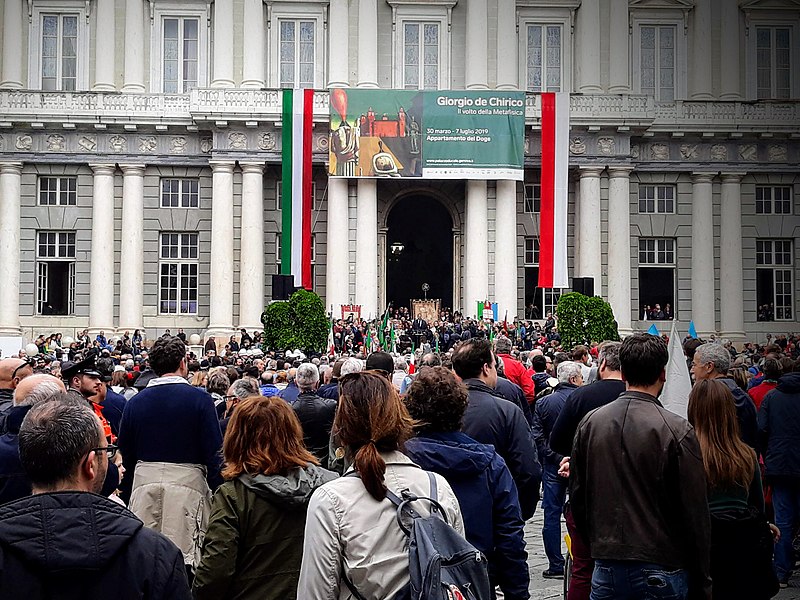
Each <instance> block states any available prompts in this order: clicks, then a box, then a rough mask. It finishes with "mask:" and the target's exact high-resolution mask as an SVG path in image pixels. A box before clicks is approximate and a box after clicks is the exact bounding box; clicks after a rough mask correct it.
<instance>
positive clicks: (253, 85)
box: [240, 79, 264, 90]
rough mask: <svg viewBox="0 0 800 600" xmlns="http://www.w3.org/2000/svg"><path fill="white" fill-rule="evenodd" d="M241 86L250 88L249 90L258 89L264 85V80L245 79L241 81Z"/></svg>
mask: <svg viewBox="0 0 800 600" xmlns="http://www.w3.org/2000/svg"><path fill="white" fill-rule="evenodd" d="M240 87H242V88H246V89H251V90H260V89H261V88H263V87H264V80H263V79H245V80H244V81H242V85H241V86H240Z"/></svg>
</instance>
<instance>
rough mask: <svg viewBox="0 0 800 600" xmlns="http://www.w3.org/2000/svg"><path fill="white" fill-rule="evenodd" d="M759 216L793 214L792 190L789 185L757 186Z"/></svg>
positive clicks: (757, 212) (757, 211) (757, 210)
mask: <svg viewBox="0 0 800 600" xmlns="http://www.w3.org/2000/svg"><path fill="white" fill-rule="evenodd" d="M756 214H757V215H790V214H792V188H791V186H788V185H780V186H767V185H757V186H756Z"/></svg>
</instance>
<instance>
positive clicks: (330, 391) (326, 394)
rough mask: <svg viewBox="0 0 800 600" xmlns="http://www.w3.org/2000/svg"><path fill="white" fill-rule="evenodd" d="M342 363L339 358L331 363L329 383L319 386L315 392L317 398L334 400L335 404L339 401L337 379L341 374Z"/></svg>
mask: <svg viewBox="0 0 800 600" xmlns="http://www.w3.org/2000/svg"><path fill="white" fill-rule="evenodd" d="M344 361H345V359H344V358H340V359H339V360H337V361H336V362H335V363H333V369H331V381H330V383H326V384H325V385H322V386H320V388H319V390H317V395H318V396H320V397H321V398H330V399H331V400H336V401H337V402H338V401H339V377H340V376H341V374H342V365H343V364H344Z"/></svg>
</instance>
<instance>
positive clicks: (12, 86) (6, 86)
mask: <svg viewBox="0 0 800 600" xmlns="http://www.w3.org/2000/svg"><path fill="white" fill-rule="evenodd" d="M0 89H2V90H21V89H22V82H21V81H0Z"/></svg>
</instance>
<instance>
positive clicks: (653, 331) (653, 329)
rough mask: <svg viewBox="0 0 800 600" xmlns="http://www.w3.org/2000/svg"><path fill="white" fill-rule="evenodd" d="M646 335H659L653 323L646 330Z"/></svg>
mask: <svg viewBox="0 0 800 600" xmlns="http://www.w3.org/2000/svg"><path fill="white" fill-rule="evenodd" d="M647 333H649V334H650V335H661V334H660V333H659V332H658V327H656V324H655V323H653V324H652V325H650V329H648V330H647Z"/></svg>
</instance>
